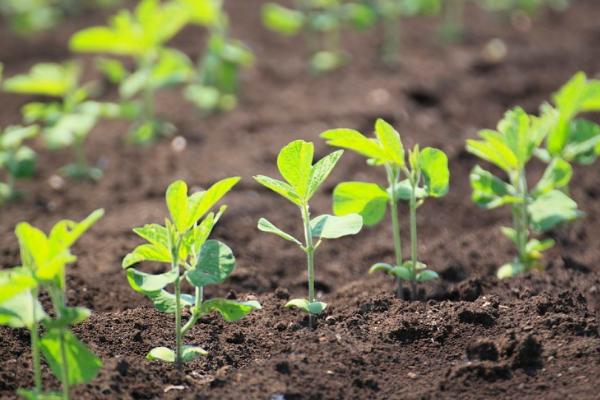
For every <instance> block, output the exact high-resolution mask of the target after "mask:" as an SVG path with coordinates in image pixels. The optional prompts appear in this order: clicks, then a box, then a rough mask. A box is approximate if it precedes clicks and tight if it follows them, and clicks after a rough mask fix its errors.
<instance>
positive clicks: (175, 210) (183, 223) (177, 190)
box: [165, 180, 190, 233]
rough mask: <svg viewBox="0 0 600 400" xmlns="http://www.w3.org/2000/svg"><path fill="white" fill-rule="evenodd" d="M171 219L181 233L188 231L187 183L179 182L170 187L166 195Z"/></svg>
mask: <svg viewBox="0 0 600 400" xmlns="http://www.w3.org/2000/svg"><path fill="white" fill-rule="evenodd" d="M165 198H166V201H167V208H168V209H169V213H170V214H171V219H172V220H173V223H174V224H175V227H177V230H178V231H179V232H180V233H183V232H185V231H187V229H188V228H189V226H188V221H189V220H190V213H189V211H190V207H189V201H188V187H187V183H185V182H184V181H181V180H178V181H175V182H173V183H171V184H170V185H169V187H168V188H167V192H166V194H165Z"/></svg>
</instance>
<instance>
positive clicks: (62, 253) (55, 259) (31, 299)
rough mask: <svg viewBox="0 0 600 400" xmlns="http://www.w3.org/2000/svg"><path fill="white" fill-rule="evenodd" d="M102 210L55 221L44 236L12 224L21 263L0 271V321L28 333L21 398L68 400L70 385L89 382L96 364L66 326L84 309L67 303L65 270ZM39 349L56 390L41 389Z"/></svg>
mask: <svg viewBox="0 0 600 400" xmlns="http://www.w3.org/2000/svg"><path fill="white" fill-rule="evenodd" d="M103 213H104V211H103V210H96V211H94V212H93V213H92V214H90V215H89V216H88V217H87V218H85V219H84V220H83V221H81V222H75V221H69V220H64V221H60V222H58V223H57V224H56V225H54V227H53V228H52V229H51V231H50V234H49V235H46V234H45V233H44V232H42V231H41V230H39V229H37V228H35V227H33V226H31V225H30V224H28V223H26V222H22V223H20V224H18V225H17V228H16V231H15V233H16V235H17V238H18V240H19V247H20V251H21V263H22V266H19V267H15V268H11V269H8V270H4V271H0V324H2V325H7V326H9V327H12V328H27V329H28V330H29V331H30V333H31V353H32V360H33V362H32V365H33V376H34V379H33V381H34V388H33V389H31V390H25V389H19V391H18V393H19V395H21V396H23V397H24V398H26V399H32V400H33V399H57V400H58V399H62V400H68V399H69V393H70V387H71V386H73V385H77V384H82V383H88V382H90V381H91V380H92V379H94V377H95V376H96V374H97V373H98V370H99V369H100V367H101V366H102V362H101V360H100V359H99V358H98V357H96V356H95V355H94V354H93V353H92V352H91V350H90V349H89V348H88V347H87V346H86V345H85V344H83V343H82V342H80V341H79V340H78V339H77V337H75V335H74V334H73V332H72V331H71V329H70V327H71V326H72V325H76V324H79V323H81V322H83V321H84V320H86V319H87V318H88V317H89V315H90V310H88V309H87V308H84V307H69V306H67V299H66V279H65V275H66V274H65V268H66V266H67V264H71V263H73V262H75V260H76V257H75V256H74V255H73V254H71V250H70V249H71V246H72V245H73V244H74V243H75V242H76V241H77V239H79V237H80V236H81V235H83V234H84V233H85V232H86V231H87V230H88V229H89V228H90V227H91V226H92V225H93V224H94V223H95V222H96V221H97V220H98V219H100V218H101V217H102V215H103ZM42 292H45V293H47V294H48V295H49V297H50V300H51V304H52V311H53V312H52V317H51V316H50V315H49V314H48V313H46V312H45V311H44V308H43V307H42V304H41V303H40V301H39V296H40V294H41V293H42ZM40 324H41V325H42V326H43V327H44V331H43V332H44V333H43V335H42V336H41V337H40V329H39V325H40ZM40 352H41V353H42V354H43V355H44V358H45V360H46V362H47V363H48V366H49V367H50V370H51V371H52V373H53V374H54V375H55V376H56V377H57V378H58V379H59V380H60V382H61V383H62V392H61V393H44V392H43V387H42V372H41V354H40Z"/></svg>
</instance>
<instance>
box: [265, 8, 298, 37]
mask: <svg viewBox="0 0 600 400" xmlns="http://www.w3.org/2000/svg"><path fill="white" fill-rule="evenodd" d="M261 15H262V23H263V25H264V26H265V27H267V28H268V29H270V30H272V31H275V32H277V33H280V34H282V35H285V36H294V35H296V34H297V33H298V32H299V31H300V30H301V29H302V26H303V25H304V14H302V13H301V12H300V11H296V10H291V9H289V8H286V7H283V6H280V5H279V4H275V3H266V4H264V5H263V7H262V12H261Z"/></svg>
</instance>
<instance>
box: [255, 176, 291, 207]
mask: <svg viewBox="0 0 600 400" xmlns="http://www.w3.org/2000/svg"><path fill="white" fill-rule="evenodd" d="M254 179H255V180H256V181H257V182H258V183H260V184H261V185H263V186H264V187H266V188H268V189H271V190H272V191H274V192H275V193H277V194H279V195H280V196H282V197H285V198H286V199H288V200H289V201H291V202H292V203H294V204H296V205H299V206H301V205H302V199H301V198H300V195H299V194H298V193H296V190H295V189H294V188H293V187H291V186H290V185H288V184H287V183H285V182H282V181H279V180H277V179H273V178H269V177H268V176H264V175H257V176H255V177H254Z"/></svg>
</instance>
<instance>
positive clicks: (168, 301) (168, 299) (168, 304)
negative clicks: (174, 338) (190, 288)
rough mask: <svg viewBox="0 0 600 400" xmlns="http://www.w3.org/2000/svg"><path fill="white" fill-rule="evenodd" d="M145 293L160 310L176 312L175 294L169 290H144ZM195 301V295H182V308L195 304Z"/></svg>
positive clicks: (170, 312)
mask: <svg viewBox="0 0 600 400" xmlns="http://www.w3.org/2000/svg"><path fill="white" fill-rule="evenodd" d="M143 294H144V295H145V296H146V297H148V298H149V299H150V301H151V302H152V304H154V308H156V309H157V310H158V311H160V312H162V313H166V314H174V313H175V310H176V309H177V302H176V299H175V295H174V294H171V293H169V292H167V291H166V290H164V289H163V290H157V291H153V292H143ZM194 302H195V298H194V296H190V295H188V294H182V295H181V308H182V309H183V308H185V307H190V306H193V305H194Z"/></svg>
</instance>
